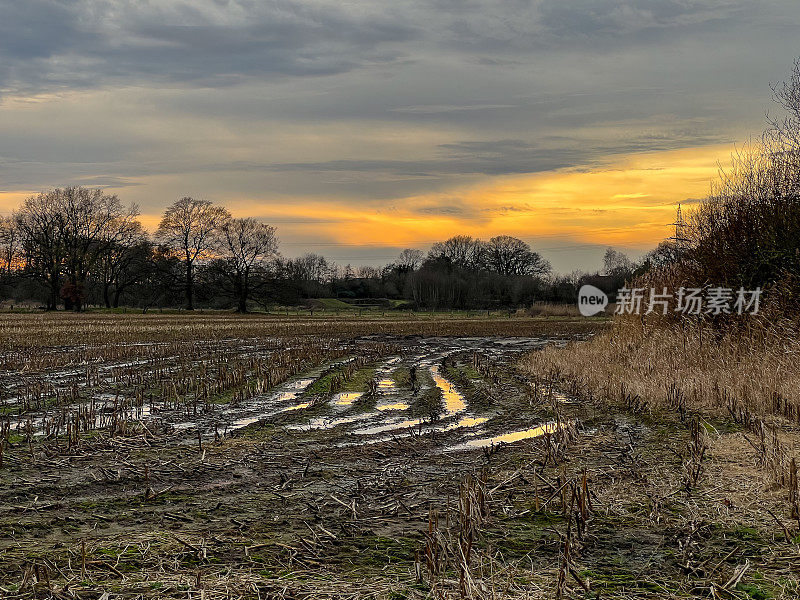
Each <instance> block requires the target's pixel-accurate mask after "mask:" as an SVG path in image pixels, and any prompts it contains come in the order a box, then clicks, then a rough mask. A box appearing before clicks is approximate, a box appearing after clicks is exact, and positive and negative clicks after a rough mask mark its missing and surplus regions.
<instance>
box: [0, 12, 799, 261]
mask: <svg viewBox="0 0 800 600" xmlns="http://www.w3.org/2000/svg"><path fill="white" fill-rule="evenodd" d="M799 22H800V3H798V2H797V1H796V0H775V1H766V0H702V1H701V0H697V1H696V0H650V1H646V0H618V1H612V0H528V1H526V0H494V1H492V2H475V1H473V0H431V1H428V2H420V1H415V0H370V1H366V0H365V1H362V2H351V1H347V0H303V1H296V0H272V1H257V0H191V1H187V2H182V1H170V2H167V1H160V0H130V1H127V0H117V1H113V2H112V1H99V0H0V212H2V213H4V214H9V213H10V212H12V211H13V210H14V209H15V207H16V206H17V205H18V204H19V202H20V201H21V200H22V199H24V198H25V197H26V196H28V195H31V194H33V193H37V192H39V191H42V190H46V189H50V188H53V187H61V186H67V185H84V186H92V187H97V186H100V187H103V188H106V189H107V190H108V192H109V193H115V194H117V195H119V197H120V198H121V199H122V200H123V201H124V202H126V203H130V202H133V203H136V204H138V205H139V207H140V210H141V214H142V222H143V223H144V224H145V226H146V227H148V228H150V229H151V230H152V229H154V228H155V227H156V226H157V224H158V220H159V218H160V215H161V213H162V212H163V211H164V208H165V207H166V206H167V205H169V204H170V203H171V202H173V201H174V200H175V199H177V198H179V197H181V196H186V195H189V196H193V197H199V198H204V199H207V200H210V201H212V202H217V203H220V204H224V205H225V206H227V207H228V208H229V209H230V210H231V212H232V213H233V214H234V216H255V217H259V218H262V219H264V220H266V221H268V222H269V223H271V224H273V225H275V226H276V227H277V233H278V237H279V239H280V248H281V252H282V253H283V254H285V255H287V256H297V255H299V254H302V253H304V252H308V251H313V252H319V253H321V254H324V255H326V256H327V257H329V258H331V259H333V260H335V261H336V262H338V263H340V264H347V263H352V264H353V265H360V264H372V265H377V264H383V263H386V262H389V261H391V260H392V259H393V258H395V257H396V255H397V254H398V253H399V252H400V250H401V249H402V248H405V247H416V248H421V249H423V250H424V249H427V248H428V247H429V246H430V245H431V244H432V243H433V242H435V241H438V240H442V239H446V238H447V237H449V236H451V235H455V234H471V235H474V236H476V237H481V238H488V237H491V236H493V235H499V234H508V235H514V236H517V237H520V238H522V239H524V240H525V241H527V242H528V243H530V244H531V246H532V247H533V248H534V249H535V250H537V251H539V252H540V253H541V254H542V255H543V256H545V257H546V258H547V259H548V260H550V262H551V263H552V264H553V267H554V269H555V270H556V271H558V272H562V273H567V272H570V271H572V270H573V269H582V270H594V269H597V268H599V267H600V266H601V263H602V254H603V251H604V249H605V248H606V247H608V246H613V247H615V248H618V249H620V250H623V251H626V252H629V253H631V254H632V255H634V256H636V255H640V254H641V253H643V252H645V251H646V250H648V249H650V248H653V247H654V246H655V245H656V244H657V243H658V242H659V241H660V240H661V239H663V238H664V237H665V236H667V235H669V234H670V228H669V225H668V224H669V223H671V222H673V221H674V218H675V208H676V204H677V203H678V202H683V203H684V204H688V205H691V203H693V202H696V201H697V200H698V199H699V198H702V197H703V196H705V195H707V193H708V191H709V185H710V181H711V180H712V179H713V178H714V177H716V176H717V174H718V170H719V168H720V167H722V168H724V166H725V164H726V163H727V161H728V160H729V157H730V154H731V152H732V151H733V149H734V145H735V144H737V143H739V144H740V143H743V142H745V141H746V140H747V139H748V136H751V135H754V134H758V132H759V131H761V130H762V129H763V128H764V123H765V112H766V111H770V112H774V110H775V109H774V105H772V104H771V100H770V95H771V92H770V84H773V83H776V82H779V81H782V80H783V79H785V78H786V77H787V76H788V73H789V69H790V67H791V65H792V63H793V61H794V59H795V58H796V57H797V56H798V55H800V45H798V44H797V43H796V37H797V36H796V31H797V26H798V23H799Z"/></svg>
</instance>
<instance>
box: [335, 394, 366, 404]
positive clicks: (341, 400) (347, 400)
mask: <svg viewBox="0 0 800 600" xmlns="http://www.w3.org/2000/svg"><path fill="white" fill-rule="evenodd" d="M363 395H364V392H339V393H338V394H335V395H334V396H333V398H331V404H333V405H334V406H351V405H352V404H353V402H355V401H356V400H358V399H359V398H361V396H363Z"/></svg>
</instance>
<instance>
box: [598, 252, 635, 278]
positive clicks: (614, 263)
mask: <svg viewBox="0 0 800 600" xmlns="http://www.w3.org/2000/svg"><path fill="white" fill-rule="evenodd" d="M635 268H636V265H635V264H634V263H633V261H632V260H631V259H630V258H628V255H627V254H625V253H624V252H620V251H619V250H614V248H611V247H609V248H606V253H605V254H604V255H603V270H604V271H605V274H606V275H626V274H628V273H630V272H632V271H633V270H634V269H635Z"/></svg>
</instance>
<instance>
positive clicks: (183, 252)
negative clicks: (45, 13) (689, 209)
mask: <svg viewBox="0 0 800 600" xmlns="http://www.w3.org/2000/svg"><path fill="white" fill-rule="evenodd" d="M0 253H2V254H1V255H0V266H1V267H2V279H1V280H0V284H2V287H3V290H2V293H3V296H4V297H5V298H7V299H8V300H9V301H11V302H17V303H20V302H34V303H37V304H40V305H41V307H42V308H45V309H48V310H56V309H59V308H61V307H63V308H64V309H66V310H83V309H84V308H85V307H86V305H87V304H92V305H101V306H105V307H108V308H114V307H119V306H134V307H139V308H142V309H147V308H150V307H184V308H186V309H188V310H192V309H194V308H195V307H198V306H199V307H204V308H220V309H235V310H236V311H238V312H247V311H248V310H250V309H251V308H252V307H254V306H260V307H264V308H266V307H270V306H274V305H297V304H301V303H307V302H309V301H312V300H313V299H315V298H327V297H335V298H339V299H342V300H345V301H348V302H358V301H371V300H374V301H384V302H386V301H388V300H393V301H394V302H392V303H391V304H392V306H397V305H401V306H403V307H406V308H424V309H468V308H497V307H519V306H526V305H529V304H531V303H533V302H535V301H537V300H549V301H572V300H573V299H574V297H575V291H576V289H577V286H578V285H579V283H580V281H578V279H579V278H578V277H577V276H575V275H573V276H566V277H556V276H553V275H552V273H551V268H550V265H549V263H548V262H547V261H546V260H544V259H543V258H542V257H541V255H539V254H538V253H537V252H535V251H534V250H533V249H532V248H531V247H530V246H529V245H528V244H527V243H526V242H524V241H522V240H520V239H518V238H515V237H512V236H508V235H500V236H495V237H492V238H491V239H489V240H485V241H484V240H480V239H477V238H474V237H471V236H467V235H457V236H454V237H451V238H450V239H448V240H445V241H442V242H439V243H436V244H434V245H433V246H432V247H431V249H430V251H429V252H427V253H424V252H422V251H420V250H417V249H406V250H404V251H402V252H401V254H400V255H399V256H398V258H397V259H396V260H395V261H393V262H391V263H390V264H387V265H385V266H383V267H381V268H377V267H369V266H365V267H358V268H353V267H351V266H350V265H344V266H341V265H337V264H335V263H334V262H332V261H330V260H328V259H326V258H325V257H324V256H321V255H319V254H315V253H308V254H305V255H303V256H300V257H298V258H286V257H283V256H282V255H281V254H280V252H279V251H278V238H277V235H276V230H275V228H274V227H273V226H271V225H268V224H266V223H263V222H261V221H259V220H257V219H254V218H234V217H232V216H231V214H230V213H229V212H228V210H227V209H226V208H225V207H223V206H219V205H217V204H213V203H211V202H209V201H206V200H198V199H195V198H191V197H184V198H180V199H178V200H177V201H175V202H174V203H173V204H172V205H170V206H169V207H168V208H167V209H166V210H165V212H164V214H163V217H162V219H161V222H160V223H159V226H158V229H157V230H156V231H155V232H154V233H153V234H152V235H151V234H149V233H148V232H147V231H146V230H145V229H144V228H143V227H142V224H141V222H140V220H139V209H138V207H137V206H136V205H134V204H130V205H125V204H123V203H122V201H121V200H120V199H119V198H118V197H117V196H116V195H112V194H107V193H105V192H104V191H103V190H102V189H88V188H84V187H66V188H59V189H53V190H50V191H47V192H42V193H40V194H38V195H35V196H31V197H29V198H27V199H26V200H24V201H23V202H22V204H21V206H20V207H19V208H18V209H17V210H16V211H15V212H14V214H12V215H11V216H8V217H5V218H3V219H2V220H0ZM626 260H627V259H626Z"/></svg>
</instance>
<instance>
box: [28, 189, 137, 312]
mask: <svg viewBox="0 0 800 600" xmlns="http://www.w3.org/2000/svg"><path fill="white" fill-rule="evenodd" d="M138 214H139V210H138V207H136V205H131V206H130V207H128V208H125V207H123V205H122V203H121V202H120V200H119V198H117V196H111V195H107V194H105V193H103V191H102V190H100V189H87V188H82V187H69V188H60V189H55V190H51V191H49V192H46V193H41V194H39V195H37V196H31V197H30V198H27V199H26V200H25V202H23V204H22V206H21V207H20V210H19V211H18V213H17V215H16V222H17V225H18V227H19V231H20V233H21V234H22V237H23V240H24V241H23V247H24V249H25V255H26V259H27V261H28V264H29V266H30V267H32V268H33V269H34V270H38V271H40V272H42V273H43V274H45V276H46V278H47V280H48V284H49V287H50V294H49V296H50V297H49V300H48V308H50V309H51V310H54V309H55V308H56V307H57V305H58V300H59V296H61V297H62V298H63V299H64V305H65V307H66V308H67V309H71V308H74V309H76V310H81V308H82V303H83V297H84V286H85V283H86V278H87V276H88V275H89V273H90V272H91V271H92V270H93V269H94V268H95V266H96V265H97V263H98V261H99V260H100V258H101V257H102V256H103V255H104V253H105V252H107V250H108V248H109V247H110V246H111V245H112V244H114V243H115V241H116V240H118V239H120V238H121V236H124V234H125V232H127V231H128V230H129V229H130V228H135V227H136V226H137V224H138V221H137V219H136V217H137V216H138ZM62 274H64V275H65V276H66V278H67V281H66V282H65V283H64V286H63V287H62V286H61V277H62Z"/></svg>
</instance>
